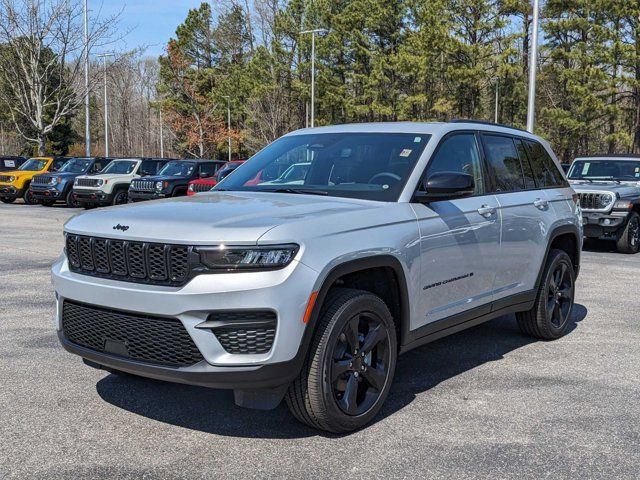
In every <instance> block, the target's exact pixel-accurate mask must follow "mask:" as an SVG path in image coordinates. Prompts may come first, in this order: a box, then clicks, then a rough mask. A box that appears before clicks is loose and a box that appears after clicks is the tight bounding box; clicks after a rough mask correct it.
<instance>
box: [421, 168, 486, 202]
mask: <svg viewBox="0 0 640 480" xmlns="http://www.w3.org/2000/svg"><path fill="white" fill-rule="evenodd" d="M474 191H475V182H474V180H473V176H472V175H469V174H466V173H461V172H438V173H434V174H433V175H430V176H429V178H427V179H426V180H425V181H423V182H422V185H421V188H420V190H419V191H418V192H416V194H415V195H414V198H415V200H416V201H418V202H437V201H440V200H453V199H456V198H463V197H468V196H470V195H473V192H474Z"/></svg>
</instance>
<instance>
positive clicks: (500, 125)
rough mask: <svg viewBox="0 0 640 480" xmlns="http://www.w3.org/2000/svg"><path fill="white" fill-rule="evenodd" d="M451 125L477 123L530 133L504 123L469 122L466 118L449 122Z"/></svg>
mask: <svg viewBox="0 0 640 480" xmlns="http://www.w3.org/2000/svg"><path fill="white" fill-rule="evenodd" d="M449 123H476V124H478V125H492V126H494V127H502V128H510V129H511V130H518V131H520V132H526V133H530V132H528V131H527V130H525V129H523V128H518V127H514V126H513V125H504V124H503V123H494V122H487V121H484V120H468V119H466V118H454V119H453V120H449Z"/></svg>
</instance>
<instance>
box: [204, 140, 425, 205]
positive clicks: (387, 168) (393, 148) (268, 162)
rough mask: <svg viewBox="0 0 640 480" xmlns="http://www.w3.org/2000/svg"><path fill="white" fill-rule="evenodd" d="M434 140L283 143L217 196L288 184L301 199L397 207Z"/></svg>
mask: <svg viewBox="0 0 640 480" xmlns="http://www.w3.org/2000/svg"><path fill="white" fill-rule="evenodd" d="M428 140H429V135H416V134H408V133H320V134H308V135H292V136H289V137H283V138H281V139H279V140H277V141H275V142H273V143H272V144H271V145H269V146H268V147H266V148H264V149H263V150H261V151H260V152H258V153H257V154H256V155H255V156H254V157H253V158H252V159H251V160H249V161H248V162H247V163H245V164H243V165H242V166H241V167H240V168H238V170H237V171H236V172H235V173H234V174H233V175H230V176H228V177H226V178H225V179H224V180H223V181H222V182H221V183H219V184H218V186H216V187H215V189H214V190H243V191H278V190H281V191H284V190H285V189H284V188H283V184H284V185H291V187H287V188H286V191H287V193H289V192H291V193H296V192H295V190H296V189H297V190H298V191H299V192H300V193H318V194H323V195H330V196H336V197H351V198H362V199H368V200H381V201H389V202H390V201H396V200H397V199H398V196H399V195H400V191H401V190H402V188H403V187H404V184H405V182H406V181H407V178H408V177H409V174H410V173H411V171H412V170H413V167H414V166H415V164H416V162H417V160H418V158H419V157H420V154H421V153H422V151H423V150H424V148H425V146H426V144H427V142H428ZM289 169H291V173H289ZM285 175H287V179H286V180H285V181H284V182H283V184H282V183H281V182H280V179H284V177H285ZM288 175H291V177H290V178H291V179H292V180H289V179H288V178H289V177H288ZM294 178H295V180H293V179H294Z"/></svg>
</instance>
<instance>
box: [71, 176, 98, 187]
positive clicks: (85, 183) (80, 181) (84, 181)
mask: <svg viewBox="0 0 640 480" xmlns="http://www.w3.org/2000/svg"><path fill="white" fill-rule="evenodd" d="M99 184H100V179H99V178H77V179H76V186H78V187H97V186H98V185H99Z"/></svg>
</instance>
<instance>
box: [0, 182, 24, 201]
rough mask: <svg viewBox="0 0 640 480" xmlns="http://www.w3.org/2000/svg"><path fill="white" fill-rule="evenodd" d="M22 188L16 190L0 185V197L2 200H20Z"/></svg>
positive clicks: (12, 187)
mask: <svg viewBox="0 0 640 480" xmlns="http://www.w3.org/2000/svg"><path fill="white" fill-rule="evenodd" d="M23 195H24V188H17V187H14V186H13V185H0V197H3V198H22V196H23Z"/></svg>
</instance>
